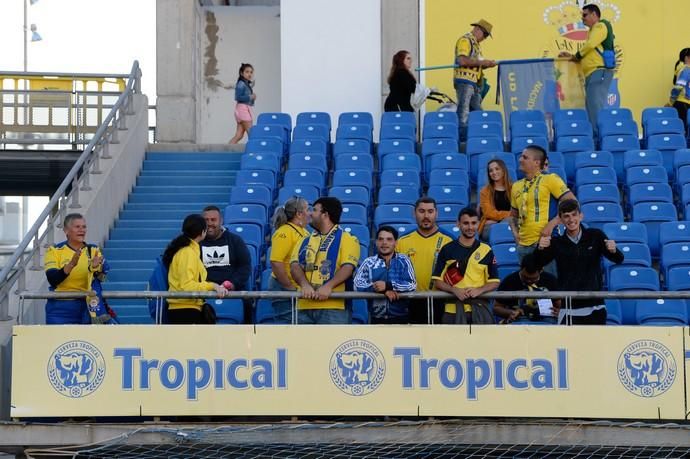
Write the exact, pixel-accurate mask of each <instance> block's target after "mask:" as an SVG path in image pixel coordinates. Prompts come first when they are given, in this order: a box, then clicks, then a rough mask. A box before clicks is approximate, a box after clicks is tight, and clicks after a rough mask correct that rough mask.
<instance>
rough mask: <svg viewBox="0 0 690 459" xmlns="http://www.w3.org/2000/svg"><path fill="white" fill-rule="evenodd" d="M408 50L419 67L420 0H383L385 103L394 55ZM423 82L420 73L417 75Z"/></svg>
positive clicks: (383, 79)
mask: <svg viewBox="0 0 690 459" xmlns="http://www.w3.org/2000/svg"><path fill="white" fill-rule="evenodd" d="M401 49H406V50H407V51H409V52H410V53H412V63H413V66H414V67H419V62H420V57H421V56H420V48H419V0H381V95H382V97H381V106H382V107H383V102H384V101H385V100H386V96H388V92H389V90H388V82H387V81H386V79H387V77H388V72H389V71H390V68H391V62H392V60H393V55H394V54H395V53H397V52H398V51H400V50H401ZM415 75H416V76H417V80H418V81H419V74H415Z"/></svg>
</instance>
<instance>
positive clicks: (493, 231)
mask: <svg viewBox="0 0 690 459" xmlns="http://www.w3.org/2000/svg"><path fill="white" fill-rule="evenodd" d="M511 243H513V244H514V243H515V236H513V231H512V230H511V229H510V225H509V224H508V223H503V222H498V223H494V224H493V225H491V226H490V227H489V245H490V246H491V247H494V246H495V245H497V244H511Z"/></svg>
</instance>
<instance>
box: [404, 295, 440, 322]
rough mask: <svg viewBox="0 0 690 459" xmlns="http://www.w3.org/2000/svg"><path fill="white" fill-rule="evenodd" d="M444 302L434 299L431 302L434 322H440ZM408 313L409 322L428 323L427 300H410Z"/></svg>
mask: <svg viewBox="0 0 690 459" xmlns="http://www.w3.org/2000/svg"><path fill="white" fill-rule="evenodd" d="M445 306H446V305H445V303H444V302H443V301H434V302H433V303H432V308H433V310H434V323H435V324H440V323H442V320H443V310H444V309H445ZM408 311H409V314H410V323H411V324H428V323H429V317H428V312H427V302H426V300H410V306H409V308H408Z"/></svg>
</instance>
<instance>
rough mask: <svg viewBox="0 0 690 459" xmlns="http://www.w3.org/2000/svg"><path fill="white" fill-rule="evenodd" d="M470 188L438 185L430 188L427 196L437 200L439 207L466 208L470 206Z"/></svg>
mask: <svg viewBox="0 0 690 459" xmlns="http://www.w3.org/2000/svg"><path fill="white" fill-rule="evenodd" d="M469 194H470V193H469V187H467V186H465V185H436V186H430V187H429V190H428V191H427V196H430V197H432V198H434V199H435V200H436V203H437V204H438V205H442V204H459V205H462V206H466V205H467V204H469V201H470V197H469Z"/></svg>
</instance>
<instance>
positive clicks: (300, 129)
mask: <svg viewBox="0 0 690 459" xmlns="http://www.w3.org/2000/svg"><path fill="white" fill-rule="evenodd" d="M307 139H311V140H322V141H323V142H330V141H331V131H330V129H328V126H326V125H325V124H298V125H297V126H295V129H293V130H292V140H293V142H294V141H295V140H307Z"/></svg>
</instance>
